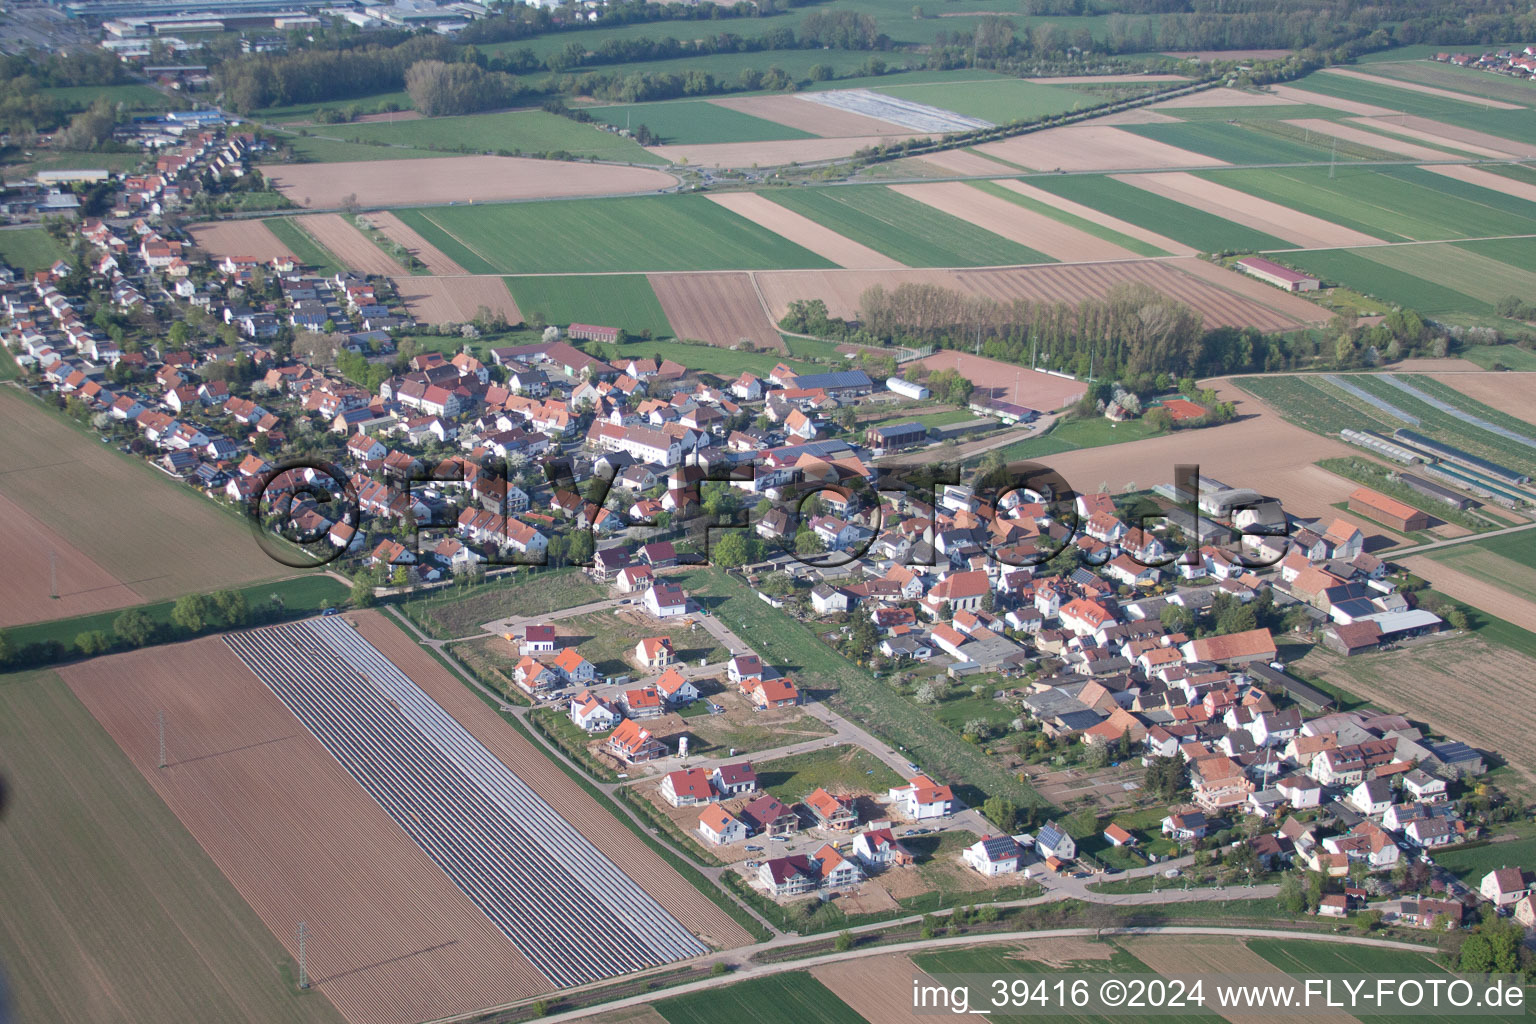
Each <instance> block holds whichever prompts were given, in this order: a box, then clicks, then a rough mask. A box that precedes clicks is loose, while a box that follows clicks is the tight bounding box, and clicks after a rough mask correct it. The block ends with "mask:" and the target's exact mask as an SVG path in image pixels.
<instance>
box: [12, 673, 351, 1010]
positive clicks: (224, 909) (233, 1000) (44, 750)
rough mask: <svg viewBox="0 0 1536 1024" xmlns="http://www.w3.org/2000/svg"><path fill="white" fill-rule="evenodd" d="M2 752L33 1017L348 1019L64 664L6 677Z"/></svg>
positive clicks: (19, 945)
mask: <svg viewBox="0 0 1536 1024" xmlns="http://www.w3.org/2000/svg"><path fill="white" fill-rule="evenodd" d="M0 751H3V754H0V767H3V769H4V773H5V775H6V781H7V783H8V784H9V786H10V793H11V806H10V807H9V808H8V809H7V811H8V813H7V816H6V821H5V825H6V827H5V828H4V829H0V887H3V888H4V890H5V893H6V912H5V914H4V915H0V961H3V962H4V964H5V969H6V976H7V982H8V984H9V993H10V999H11V1006H10V1009H11V1010H12V1011H13V1012H14V1013H15V1014H16V1017H17V1019H18V1020H37V1021H41V1020H57V1021H63V1020H83V1019H92V1020H108V1019H120V1020H153V1021H158V1022H162V1024H205V1022H207V1021H209V1020H220V1021H229V1022H231V1024H341V1021H342V1018H341V1016H340V1015H339V1014H338V1013H337V1012H336V1010H335V1009H334V1008H333V1007H332V1006H331V1004H330V1003H329V1002H327V1001H326V997H325V996H324V995H323V994H321V993H320V992H318V991H310V992H306V993H301V992H299V991H298V989H297V986H296V981H297V978H296V975H295V964H294V961H293V959H292V958H291V957H290V956H289V955H288V953H287V952H286V951H285V950H284V949H283V948H282V946H281V945H279V943H278V942H277V941H276V940H275V939H274V938H273V936H272V934H271V932H269V931H268V930H267V928H266V927H265V926H264V925H263V924H262V922H261V920H260V919H259V918H258V917H257V915H256V914H255V913H254V912H253V911H252V910H251V908H250V907H249V906H247V905H246V903H245V901H244V900H243V899H241V897H240V894H239V893H237V892H236V891H235V889H234V888H233V887H232V886H231V885H230V883H229V882H228V881H227V880H226V879H225V877H224V876H223V875H222V874H220V872H219V868H218V866H217V865H216V864H215V863H214V861H213V860H212V859H210V858H209V856H208V854H207V853H205V852H204V851H203V849H201V848H200V847H199V846H198V844H197V842H196V841H195V840H194V839H193V837H192V836H191V835H189V834H188V832H187V830H186V829H184V828H183V827H182V825H181V823H180V822H179V821H177V818H176V815H175V814H174V813H172V812H171V810H170V809H169V808H167V807H166V805H165V804H164V803H163V802H161V800H160V798H159V797H158V796H157V795H156V793H155V791H154V790H153V789H152V788H150V787H149V786H148V785H146V784H145V781H144V778H143V777H142V776H141V775H140V773H139V771H138V770H137V769H136V768H135V767H134V765H133V764H132V763H131V762H130V761H129V759H128V758H127V757H124V756H123V752H122V751H121V750H119V749H118V747H117V745H116V744H115V743H114V742H113V740H112V737H110V736H109V735H108V734H107V733H106V731H104V730H103V729H102V727H101V726H100V725H99V724H98V723H97V722H96V721H95V719H93V718H92V717H91V715H90V713H89V712H87V711H86V709H85V707H84V706H82V705H81V703H80V701H79V700H77V699H76V698H75V696H74V695H73V694H72V693H71V692H70V690H69V688H68V687H67V686H65V685H64V682H63V680H61V679H60V678H59V676H58V674H57V673H54V672H51V671H47V672H28V673H15V674H11V675H7V676H4V677H0ZM189 965H195V966H194V969H190V970H189Z"/></svg>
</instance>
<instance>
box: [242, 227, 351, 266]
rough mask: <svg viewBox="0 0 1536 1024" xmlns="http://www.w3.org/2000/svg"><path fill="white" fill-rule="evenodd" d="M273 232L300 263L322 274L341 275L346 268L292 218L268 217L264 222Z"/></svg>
mask: <svg viewBox="0 0 1536 1024" xmlns="http://www.w3.org/2000/svg"><path fill="white" fill-rule="evenodd" d="M262 223H263V224H265V225H266V226H267V227H268V228H269V229H270V230H271V232H272V233H273V234H274V235H276V236H277V240H278V241H279V242H282V243H283V244H284V245H286V246H287V247H288V249H289V251H291V252H292V253H293V255H294V258H295V259H297V260H298V261H299V262H300V263H302V264H304V265H305V266H307V267H314V268H315V269H316V270H318V271H320V273H322V274H326V275H331V274H337V273H340V272H341V271H342V270H345V269H346V268H345V267H344V266H343V265H342V262H341V261H340V260H338V259H337V258H336V257H335V256H333V255H331V251H330V250H329V249H327V248H326V247H325V246H323V245H321V244H320V243H319V242H317V241H315V240H314V238H313V237H311V236H310V233H309V232H308V231H305V230H304V229H303V228H301V227H299V225H298V223H297V222H296V221H295V220H294V219H293V218H292V217H268V218H267V219H266V220H264V221H262Z"/></svg>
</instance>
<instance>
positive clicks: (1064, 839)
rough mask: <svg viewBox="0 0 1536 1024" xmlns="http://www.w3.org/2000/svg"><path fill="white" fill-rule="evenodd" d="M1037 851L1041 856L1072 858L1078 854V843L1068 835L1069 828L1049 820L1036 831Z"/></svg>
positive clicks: (1062, 858)
mask: <svg viewBox="0 0 1536 1024" xmlns="http://www.w3.org/2000/svg"><path fill="white" fill-rule="evenodd" d="M1035 852H1036V853H1038V854H1040V856H1041V857H1055V858H1057V859H1058V860H1072V859H1074V858H1075V857H1076V856H1077V844H1076V843H1075V842H1073V841H1072V837H1071V836H1069V835H1067V830H1066V829H1064V828H1062V827H1061V826H1060V825H1058V824H1056V823H1055V822H1054V821H1048V822H1046V823H1045V824H1044V825H1042V826H1041V827H1040V831H1038V832H1036V833H1035Z"/></svg>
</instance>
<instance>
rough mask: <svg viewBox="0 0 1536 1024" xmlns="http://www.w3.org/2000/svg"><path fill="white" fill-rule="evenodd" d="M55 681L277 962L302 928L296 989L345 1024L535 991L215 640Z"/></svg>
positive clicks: (483, 926)
mask: <svg viewBox="0 0 1536 1024" xmlns="http://www.w3.org/2000/svg"><path fill="white" fill-rule="evenodd" d="M60 674H61V675H62V676H63V677H64V679H65V681H66V682H67V683H68V684H69V686H70V688H71V689H72V690H74V692H75V694H76V696H78V697H79V698H80V700H81V701H82V702H83V703H84V704H85V705H86V707H87V708H88V709H90V711H91V713H92V714H93V715H94V716H95V717H96V718H97V720H98V721H100V722H101V724H102V725H103V726H104V727H105V728H106V730H107V731H108V732H109V733H111V735H112V737H113V739H115V740H116V741H117V743H118V746H120V747H121V748H122V750H123V752H124V753H125V754H127V755H128V759H129V760H130V761H132V762H133V763H134V765H135V766H136V767H137V768H138V769H139V770H140V771H141V772H142V773H143V774H144V777H145V778H146V779H147V780H148V781H149V784H150V785H151V786H153V787H154V788H155V790H156V791H157V792H158V793H159V794H160V796H161V798H162V799H163V800H164V801H165V803H166V804H167V806H169V807H170V808H171V810H173V811H174V812H175V813H176V816H177V817H178V818H180V819H181V821H182V824H184V825H185V826H186V827H187V830H188V831H190V832H191V833H192V835H193V836H194V837H195V838H196V839H197V841H198V842H199V843H201V844H202V846H203V848H204V849H206V850H207V851H208V853H209V855H210V856H211V857H212V858H213V860H214V861H215V863H217V864H218V865H219V868H220V869H221V870H222V871H223V872H224V874H225V875H226V876H227V877H228V878H229V880H230V882H231V883H233V885H234V887H235V888H236V889H237V890H238V891H239V892H240V894H241V895H242V896H243V897H245V899H246V901H247V902H248V903H250V905H251V907H252V908H253V909H254V910H255V911H256V913H257V915H258V916H260V917H261V919H262V921H263V922H265V923H266V925H267V927H268V928H270V929H271V930H272V933H273V934H274V935H275V936H276V937H277V939H278V941H279V942H281V943H282V944H283V945H284V947H285V948H287V949H288V951H289V954H290V955H293V956H296V955H297V928H298V924H299V922H300V921H303V922H305V923H306V924H307V926H308V928H309V934H310V938H309V940H308V941H307V942H306V944H305V955H306V957H307V960H308V966H309V971H310V975H311V977H312V978H313V979H314V983H315V985H316V987H317V988H318V989H319V990H320V992H322V993H324V994H325V995H326V996H327V997H328V998H329V999H330V1000H331V1002H332V1003H333V1004H335V1006H336V1007H337V1009H338V1010H340V1011H341V1013H342V1015H343V1016H345V1017H346V1018H347V1020H348V1021H351V1022H354V1024H414V1022H415V1021H419V1020H428V1019H435V1018H437V1017H441V1016H447V1015H450V1014H455V1013H463V1012H469V1011H473V1010H476V1009H480V1008H483V1007H485V1006H490V1005H494V1004H497V1003H501V1002H505V1001H509V1000H513V999H520V998H525V997H527V996H530V995H534V994H537V993H539V992H543V991H548V990H549V988H550V987H551V986H550V984H549V982H548V981H546V980H545V979H544V978H543V977H542V975H540V974H539V972H538V971H536V970H535V969H534V968H533V966H532V964H530V963H529V962H528V961H527V959H526V958H525V957H524V956H523V955H522V954H521V953H520V952H518V951H517V949H516V948H514V947H513V946H512V944H511V943H510V942H508V941H507V939H506V938H505V936H503V935H502V934H501V932H500V931H499V930H497V928H496V927H495V925H494V924H492V923H491V920H490V918H488V917H486V916H485V914H483V913H482V912H481V911H480V910H479V908H477V907H476V906H475V905H474V904H473V903H471V902H470V900H469V898H468V897H467V896H465V895H464V894H463V893H462V892H461V891H460V890H459V889H458V888H457V887H456V886H455V885H454V884H453V883H452V882H451V881H450V880H449V879H448V877H447V876H446V875H444V874H443V872H442V871H441V870H440V869H439V868H438V867H437V865H436V864H434V863H433V862H432V861H431V860H430V859H429V858H428V857H427V855H426V854H425V853H423V852H422V850H421V848H420V847H418V846H417V845H416V844H415V843H414V842H412V841H411V840H410V838H409V837H408V836H407V835H406V834H405V833H404V832H403V831H402V830H401V829H400V828H399V826H397V825H396V824H395V823H394V822H393V821H392V820H391V819H390V818H389V816H388V815H387V814H386V813H384V811H383V810H382V809H381V808H380V807H379V806H378V805H377V804H376V803H374V802H373V800H372V799H371V798H370V797H369V796H368V794H367V793H366V792H365V791H364V790H363V789H362V787H361V786H359V785H358V784H357V783H356V782H355V781H354V780H353V779H352V777H351V776H350V775H348V774H347V772H346V771H345V770H344V769H343V768H342V767H341V765H340V764H339V763H338V762H337V761H336V760H335V759H334V758H332V757H331V755H330V754H329V753H328V752H327V751H326V749H325V748H324V747H323V746H321V745H320V743H319V741H318V740H316V739H315V738H314V736H313V735H311V734H310V733H309V732H308V730H306V729H305V728H304V727H303V725H301V724H300V723H299V722H298V720H297V719H295V718H294V717H293V715H292V714H291V713H290V712H289V711H288V709H287V708H286V707H284V706H283V704H282V703H281V702H280V701H279V700H278V699H277V698H276V697H275V696H274V695H273V694H272V692H271V691H270V690H268V689H267V688H266V687H265V686H263V685H262V684H261V683H260V682H259V681H258V680H257V679H256V677H255V676H254V675H252V674H251V673H250V671H249V670H247V669H246V667H245V666H244V665H242V664H241V663H240V661H239V660H238V659H237V658H236V657H235V656H234V654H233V653H232V652H231V651H230V650H229V649H228V648H227V647H226V646H225V645H224V643H223V641H222V640H221V639H220V638H218V637H206V638H204V639H201V640H196V641H193V642H191V643H187V644H176V645H173V646H169V647H161V648H157V649H154V650H149V651H134V652H131V653H128V654H120V655H116V656H113V657H110V658H104V659H98V660H95V661H91V662H86V663H82V664H79V665H72V666H69V667H67V668H65V669H63V670H62V671H61V672H60ZM157 711H164V712H165V714H166V720H167V735H166V746H167V750H168V758H167V766H166V767H165V768H158V767H157V760H158V757H157V753H156V751H157V742H156V727H155V713H156V712H157Z"/></svg>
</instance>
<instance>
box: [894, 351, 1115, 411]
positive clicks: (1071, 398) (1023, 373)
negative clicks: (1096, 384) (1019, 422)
mask: <svg viewBox="0 0 1536 1024" xmlns="http://www.w3.org/2000/svg"><path fill="white" fill-rule="evenodd" d="M922 365H923V366H924V367H926V368H928V369H929V370H958V371H960V375H961V376H963V377H965V378H966V379H967V380H969V381H970V382H971V383H972V384H975V385H976V388H977V391H978V392H983V393H986V395H987V397H989V398H1001V399H1002V400H1003V401H1005V402H1012V403H1014V404H1015V405H1022V406H1026V407H1028V408H1030V409H1035V410H1038V411H1039V412H1054V411H1055V410H1057V409H1060V408H1062V407H1063V406H1066V405H1071V404H1072V403H1073V402H1075V401H1077V400H1078V399H1079V398H1081V397H1082V396H1083V392H1084V391H1086V390H1087V389H1088V388H1087V385H1085V384H1084V383H1082V382H1081V381H1076V380H1071V379H1070V378H1067V377H1057V376H1056V375H1054V374H1050V373H1040V372H1039V371H1036V370H1031V369H1028V368H1027V367H1023V366H1014V365H1013V364H1012V363H1004V362H1001V361H999V360H996V359H988V358H987V357H985V356H978V355H972V354H971V353H969V352H959V351H956V350H955V349H952V348H950V349H944V350H943V351H942V352H935V353H934V354H933V355H931V356H928V357H927V358H926V359H923V360H922Z"/></svg>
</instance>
